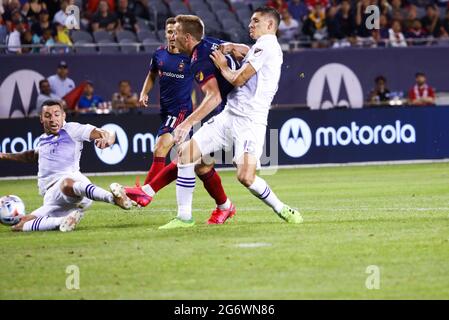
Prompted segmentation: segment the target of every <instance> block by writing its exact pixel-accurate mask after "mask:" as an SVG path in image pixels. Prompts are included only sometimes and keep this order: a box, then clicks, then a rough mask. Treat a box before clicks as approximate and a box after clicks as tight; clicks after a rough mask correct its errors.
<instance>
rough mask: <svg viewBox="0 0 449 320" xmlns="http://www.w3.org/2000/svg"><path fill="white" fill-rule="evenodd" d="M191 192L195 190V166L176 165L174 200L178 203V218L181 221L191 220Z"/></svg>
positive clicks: (191, 164)
mask: <svg viewBox="0 0 449 320" xmlns="http://www.w3.org/2000/svg"><path fill="white" fill-rule="evenodd" d="M193 190H195V165H194V164H193V163H190V164H186V165H180V164H178V178H177V179H176V200H177V202H178V218H179V219H181V220H190V219H192V199H193Z"/></svg>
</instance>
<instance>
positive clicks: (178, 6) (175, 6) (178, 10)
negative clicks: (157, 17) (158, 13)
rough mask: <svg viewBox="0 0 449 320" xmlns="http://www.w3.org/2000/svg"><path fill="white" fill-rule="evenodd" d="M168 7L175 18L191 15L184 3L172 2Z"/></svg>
mask: <svg viewBox="0 0 449 320" xmlns="http://www.w3.org/2000/svg"><path fill="white" fill-rule="evenodd" d="M168 7H169V8H170V11H171V13H172V15H173V16H177V15H178V14H188V13H190V10H189V8H187V6H186V5H185V4H184V3H183V2H178V1H171V2H170V3H169V4H168Z"/></svg>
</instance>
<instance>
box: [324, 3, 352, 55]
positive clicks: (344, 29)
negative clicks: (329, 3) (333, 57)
mask: <svg viewBox="0 0 449 320" xmlns="http://www.w3.org/2000/svg"><path fill="white" fill-rule="evenodd" d="M333 8H335V10H337V12H336V14H335V17H334V18H333V21H329V24H330V23H332V24H333V25H334V27H333V30H332V31H331V30H329V36H330V37H331V38H335V39H337V40H339V41H338V42H336V43H334V47H340V46H349V45H350V44H351V43H354V41H355V38H354V37H355V30H356V24H355V19H354V16H353V15H352V12H351V3H350V2H349V0H342V2H341V3H340V7H339V9H338V7H330V8H329V10H328V14H329V13H330V12H331V11H332V10H334V9H333ZM329 24H328V25H329ZM329 27H330V26H329Z"/></svg>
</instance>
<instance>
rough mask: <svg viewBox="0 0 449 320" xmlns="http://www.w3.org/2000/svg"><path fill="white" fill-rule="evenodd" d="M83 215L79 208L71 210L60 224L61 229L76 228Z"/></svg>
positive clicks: (71, 229) (64, 230)
mask: <svg viewBox="0 0 449 320" xmlns="http://www.w3.org/2000/svg"><path fill="white" fill-rule="evenodd" d="M82 217H83V213H82V212H81V211H79V210H75V211H72V212H70V213H69V214H68V215H67V216H65V217H64V219H63V220H62V222H61V224H60V225H59V230H60V231H61V232H70V231H73V230H75V227H76V226H77V225H78V223H79V222H80V220H81V218H82Z"/></svg>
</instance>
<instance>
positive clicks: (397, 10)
mask: <svg viewBox="0 0 449 320" xmlns="http://www.w3.org/2000/svg"><path fill="white" fill-rule="evenodd" d="M389 14H390V17H391V18H392V19H394V20H399V21H400V22H402V21H404V20H405V18H406V17H407V9H404V8H402V1H401V0H392V1H391V7H390V10H389Z"/></svg>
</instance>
